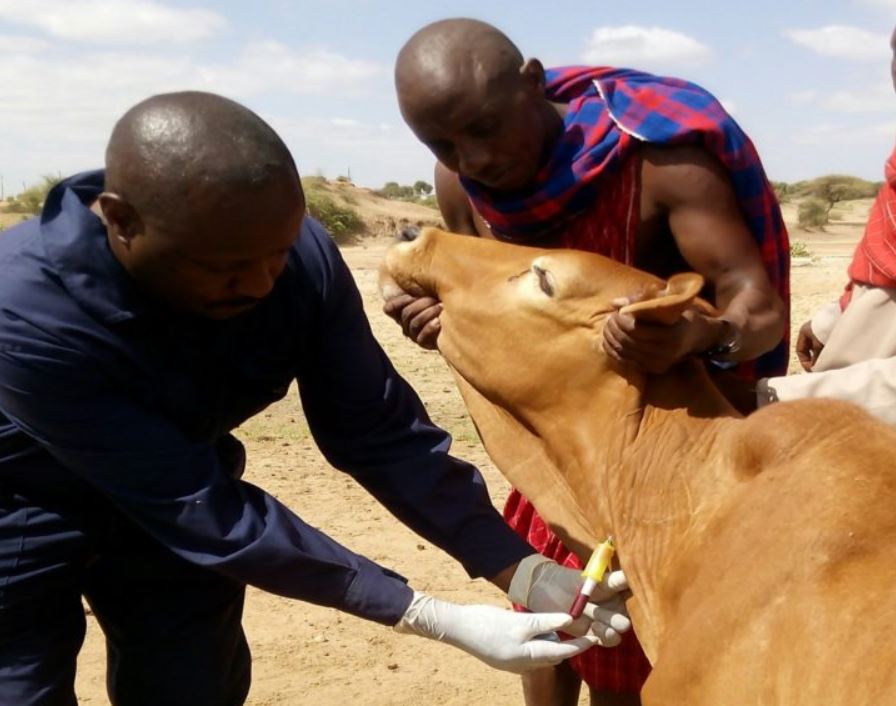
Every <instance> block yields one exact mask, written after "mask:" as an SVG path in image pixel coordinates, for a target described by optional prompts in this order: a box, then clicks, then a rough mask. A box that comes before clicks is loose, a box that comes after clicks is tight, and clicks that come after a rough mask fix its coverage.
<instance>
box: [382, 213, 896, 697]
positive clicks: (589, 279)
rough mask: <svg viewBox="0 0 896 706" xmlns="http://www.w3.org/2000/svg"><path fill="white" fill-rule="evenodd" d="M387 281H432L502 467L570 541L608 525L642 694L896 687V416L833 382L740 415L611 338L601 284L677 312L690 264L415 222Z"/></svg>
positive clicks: (650, 309)
mask: <svg viewBox="0 0 896 706" xmlns="http://www.w3.org/2000/svg"><path fill="white" fill-rule="evenodd" d="M396 285H397V286H398V287H400V288H401V289H403V290H405V291H407V292H410V293H412V294H427V295H433V296H437V297H438V298H439V299H440V300H441V301H442V303H443V305H444V311H443V313H442V315H441V321H442V332H441V335H440V337H439V349H440V350H441V352H442V354H443V355H444V357H445V359H446V361H447V362H448V364H449V365H450V366H451V368H452V370H453V371H454V373H455V376H456V378H457V382H458V384H459V386H460V388H461V391H462V393H463V396H464V400H465V402H466V404H467V406H468V408H469V410H470V413H471V415H472V417H473V420H474V422H475V423H476V426H477V428H478V429H479V432H480V435H481V436H482V439H483V442H484V444H485V447H486V449H487V450H488V452H489V454H490V455H491V456H492V458H493V459H494V461H495V463H496V464H497V466H498V468H499V469H500V470H501V472H502V473H503V474H504V475H505V476H506V477H507V479H508V480H509V481H510V482H511V483H512V484H513V485H514V486H515V487H517V488H519V489H520V490H521V491H522V492H523V494H524V495H526V497H528V498H531V499H532V500H533V501H534V503H535V506H536V507H537V509H538V511H539V513H541V514H542V516H543V517H544V518H545V519H546V520H547V521H548V522H549V523H550V524H551V526H552V528H553V529H554V530H555V531H556V532H557V534H558V535H560V537H561V538H562V539H563V540H564V542H566V543H567V545H568V546H570V547H571V548H573V549H575V550H576V552H577V553H578V554H579V556H580V557H582V558H586V557H587V555H588V554H589V553H590V548H591V547H593V546H595V545H596V543H597V542H598V541H599V540H600V539H602V538H603V537H604V536H606V535H607V534H613V535H614V536H615V537H616V539H617V542H618V555H619V559H620V562H621V565H622V568H623V569H624V570H625V572H626V574H627V575H628V578H629V581H630V583H631V585H632V589H633V598H632V599H631V601H630V603H629V608H630V612H631V614H632V618H633V622H634V626H635V629H636V631H637V633H638V637H639V639H640V640H641V642H642V644H643V645H644V649H645V650H646V652H647V654H648V656H649V657H650V659H651V662H652V663H653V665H654V671H653V673H652V674H651V676H650V679H649V680H648V682H647V685H646V686H645V688H644V691H643V693H642V699H643V702H644V703H645V704H646V705H648V706H651V705H653V706H655V705H658V704H663V705H667V704H682V705H687V706H710V705H712V706H719V705H727V706H747V705H748V704H749V705H750V706H756V705H766V704H769V705H771V704H781V705H785V704H786V705H787V706H798V705H800V706H801V705H805V706H819V705H821V704H825V705H826V706H846V705H847V704H849V705H850V706H852V705H853V704H863V705H866V704H868V705H870V704H875V705H877V704H896V592H894V589H893V586H894V585H896V432H894V431H893V430H891V429H890V428H889V427H887V426H885V425H883V424H881V423H879V422H877V421H875V420H874V419H873V418H871V417H870V416H869V415H867V414H865V413H864V412H862V411H861V410H859V409H858V408H857V407H854V406H851V405H848V404H844V403H839V402H834V401H824V400H814V401H809V400H807V401H802V402H792V403H781V404H777V405H773V406H771V407H768V408H765V409H763V410H762V411H760V412H757V413H755V414H753V415H751V416H749V417H748V418H742V417H741V416H740V415H739V414H738V413H737V412H736V411H735V410H734V409H733V408H732V407H731V406H730V405H729V404H728V402H727V401H726V399H725V398H724V397H723V396H722V395H721V394H720V393H719V391H718V390H717V389H716V388H715V386H714V385H713V383H712V382H711V380H710V379H709V377H708V375H707V374H706V372H705V370H704V369H703V366H702V365H701V364H700V363H699V362H697V361H688V362H686V363H683V364H681V365H680V366H678V367H677V368H674V369H673V370H672V371H670V372H669V373H667V374H664V375H661V376H653V377H645V376H644V375H642V374H640V373H637V372H635V371H632V370H629V369H624V368H621V367H618V366H617V364H615V363H614V362H612V361H611V360H610V359H609V358H607V356H606V355H605V354H604V353H603V352H602V349H601V345H600V341H601V331H602V327H603V325H604V322H605V321H606V319H607V317H608V315H609V314H610V313H611V312H612V311H613V310H614V300H617V299H618V298H621V297H629V298H631V297H635V298H638V299H640V301H639V302H638V303H636V304H633V305H630V306H629V307H628V309H629V310H630V311H632V312H633V313H634V314H635V315H636V316H643V317H652V318H655V319H663V320H665V321H674V320H675V318H676V317H677V316H679V315H680V313H681V312H682V311H683V310H684V309H685V308H686V307H688V306H691V305H693V301H694V298H695V296H696V294H697V292H698V291H699V290H700V287H701V285H702V281H701V279H700V278H699V276H697V275H680V276H677V277H675V278H673V279H672V280H670V282H669V283H668V285H667V284H666V283H664V282H662V281H661V280H658V279H656V278H655V277H652V276H650V275H647V274H644V273H642V272H639V271H637V270H634V269H632V268H629V267H626V266H624V265H620V264H618V263H615V262H613V261H611V260H608V259H606V258H603V257H601V256H599V255H593V254H588V253H584V252H575V251H563V250H542V249H536V248H524V247H519V246H512V245H507V244H503V243H499V242H497V241H491V240H481V239H475V238H467V237H462V236H456V235H453V234H450V233H444V232H442V231H437V230H434V229H427V230H426V231H424V233H423V234H422V235H421V237H420V238H419V239H418V240H416V241H415V242H412V243H402V244H399V245H396V246H394V247H393V248H392V249H391V250H390V252H389V254H388V256H387V258H386V261H385V262H384V265H383V269H382V275H381V289H382V290H383V294H384V296H386V297H387V298H388V297H390V296H392V295H393V294H394V293H395V291H396Z"/></svg>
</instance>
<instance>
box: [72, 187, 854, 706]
mask: <svg viewBox="0 0 896 706" xmlns="http://www.w3.org/2000/svg"><path fill="white" fill-rule="evenodd" d="M869 205H870V202H856V203H852V204H849V205H848V206H847V207H843V208H841V209H838V210H839V211H840V216H841V220H839V221H837V224H836V225H833V226H830V227H828V229H827V232H825V233H808V232H805V231H801V230H799V229H796V228H791V240H792V241H800V242H802V243H805V245H806V247H807V248H808V250H809V252H810V253H811V255H812V257H811V258H800V259H798V260H796V261H795V262H794V268H793V275H792V286H793V330H794V331H796V329H797V328H798V327H799V325H800V324H801V323H802V322H803V321H804V320H806V318H807V317H808V316H809V315H810V314H811V313H812V311H814V309H815V308H816V307H817V306H819V305H820V304H822V303H823V302H825V301H828V300H830V299H833V298H834V297H836V296H837V295H838V294H839V290H840V288H841V287H842V285H843V283H844V282H845V269H846V266H847V264H848V259H849V256H850V255H851V253H852V249H853V246H854V244H855V242H856V240H857V239H858V238H859V236H860V235H861V224H862V223H863V222H864V219H865V217H866V214H867V210H868V207H869ZM791 211H792V209H790V208H788V207H785V214H786V216H787V217H788V220H792V217H793V215H794V214H793V213H791ZM388 244H389V241H388V240H385V239H380V240H368V241H365V243H364V244H362V245H355V246H350V247H346V248H344V250H343V254H344V256H345V258H346V260H347V261H348V263H349V265H350V267H351V269H352V272H353V273H354V276H355V279H356V281H357V283H358V286H359V287H360V289H361V292H362V293H363V296H364V303H365V307H366V309H367V312H368V315H369V317H370V320H371V323H372V326H373V330H374V333H375V335H376V336H377V338H378V339H379V341H380V342H381V343H382V345H383V347H384V348H385V349H386V351H387V353H388V354H389V355H390V356H391V358H392V360H393V361H394V363H395V365H396V367H397V368H398V369H399V371H400V372H401V373H402V374H403V375H404V376H405V377H406V378H407V379H408V381H409V382H410V383H411V385H413V386H414V388H415V389H416V390H417V391H418V392H419V393H420V395H421V397H422V398H423V400H424V401H425V403H426V405H427V408H428V409H429V411H430V413H431V415H432V417H433V419H434V420H435V421H436V422H437V423H439V424H441V425H442V426H444V427H445V428H447V429H448V430H449V431H450V432H451V433H452V435H453V437H454V447H453V451H454V453H455V454H456V455H458V456H461V457H463V458H466V459H468V460H470V461H472V462H473V463H475V464H477V465H478V466H479V468H481V469H482V471H483V473H484V475H485V476H486V479H487V481H488V484H489V488H490V489H491V493H492V497H493V499H494V501H495V503H496V504H498V505H499V506H500V505H501V504H502V503H503V501H504V498H505V497H506V494H507V490H508V487H507V485H506V483H505V482H504V481H503V479H502V478H501V477H500V475H499V474H498V473H497V471H496V470H495V469H494V467H493V466H492V465H491V463H490V462H489V460H488V458H487V457H486V455H485V452H484V451H483V450H482V447H481V446H480V444H479V442H478V440H477V437H476V434H475V432H474V430H473V427H472V424H471V423H470V421H469V419H468V417H467V415H466V413H465V410H464V407H463V404H462V402H461V399H460V396H459V395H458V393H457V391H456V390H455V388H454V385H453V382H452V380H451V378H450V376H449V374H448V372H447V370H446V369H445V367H444V365H443V364H442V362H441V360H440V358H439V356H438V354H436V353H431V352H425V351H421V350H420V349H418V348H416V347H415V346H413V345H411V344H410V343H409V342H408V341H406V340H404V339H402V337H401V335H400V332H399V329H398V327H397V326H395V325H394V324H393V323H392V322H391V321H389V320H387V318H386V317H385V315H383V314H382V313H381V310H380V301H379V296H378V294H377V292H376V267H377V265H378V263H379V261H380V259H381V257H382V254H383V252H384V250H385V248H386V247H387V246H388ZM795 369H796V366H795V362H792V363H791V371H794V370H795ZM239 436H240V437H241V438H242V439H243V440H244V442H245V444H246V446H247V449H248V453H249V465H248V470H247V473H246V477H247V479H248V480H249V481H250V482H252V483H255V484H257V485H259V486H261V487H263V488H265V489H267V490H268V491H270V492H271V493H273V494H274V495H275V496H277V497H278V498H279V499H280V500H282V501H283V502H284V503H285V504H286V505H288V506H289V507H291V508H293V509H294V510H295V511H296V512H298V513H299V514H300V515H301V516H302V517H303V518H304V519H305V520H306V521H307V522H309V523H310V524H312V525H315V526H317V527H320V528H322V529H324V530H325V531H326V532H328V533H329V534H330V535H331V536H333V537H335V538H336V539H338V540H339V541H341V542H343V543H344V544H345V545H347V546H348V547H350V548H352V549H353V550H355V551H357V552H359V553H361V554H364V555H366V556H369V557H371V558H372V559H374V560H376V561H378V562H380V563H382V564H384V565H386V566H389V567H391V568H394V569H395V570H397V571H399V572H401V573H402V574H404V575H405V576H407V577H408V579H409V580H410V583H411V584H412V585H413V586H414V587H416V588H418V589H421V590H425V591H428V592H431V593H433V594H435V595H437V596H441V597H443V598H446V599H449V600H452V601H457V602H462V603H472V602H483V603H491V604H495V605H504V601H503V597H502V595H501V593H500V592H499V591H498V590H497V589H494V588H493V587H492V586H491V585H490V584H488V583H486V582H485V581H482V580H478V581H471V580H470V579H468V578H467V576H466V575H465V574H464V573H463V571H462V570H461V569H460V568H459V567H458V566H457V565H456V564H455V563H454V562H453V561H452V560H451V559H450V558H449V557H448V556H447V555H445V554H443V553H442V552H441V551H439V550H438V549H435V548H434V547H433V546H432V545H430V544H429V543H428V542H425V541H423V540H421V539H420V538H419V537H417V536H415V535H414V534H412V533H411V532H410V531H409V530H407V529H406V528H405V527H404V526H403V525H401V524H400V523H399V522H398V521H396V520H395V519H393V518H392V517H391V516H390V515H389V514H388V513H387V512H386V511H385V510H384V509H383V508H382V507H380V506H379V505H378V504H377V503H376V502H375V501H374V500H373V499H372V498H370V497H369V496H368V495H367V494H366V493H365V492H364V491H363V490H362V489H361V488H360V487H359V486H358V485H357V484H356V483H355V482H354V481H352V480H351V478H349V477H347V476H345V475H343V474H340V473H338V472H336V471H334V470H333V469H332V468H330V467H329V466H328V465H327V463H326V462H325V461H324V459H323V458H322V457H321V455H320V453H319V452H318V451H317V449H316V448H315V446H314V442H313V441H312V439H311V437H310V435H309V432H308V427H307V425H306V424H305V422H304V419H303V417H302V412H301V409H300V408H299V404H298V399H297V396H296V395H295V394H294V393H292V394H290V395H289V396H288V397H287V399H285V400H283V401H282V402H280V403H279V404H277V405H275V406H272V407H271V408H269V409H267V410H266V411H265V412H263V413H262V414H260V415H259V416H258V417H256V418H255V419H252V420H250V421H249V422H248V423H247V424H246V425H245V426H243V427H242V428H241V429H240V430H239ZM245 626H246V632H247V633H248V637H249V642H250V644H251V646H252V651H253V655H254V679H253V686H252V691H251V693H250V696H249V701H248V703H249V704H251V705H252V706H275V705H276V706H286V705H289V706H292V705H295V704H325V705H329V704H350V703H354V704H359V705H361V704H363V705H364V706H387V705H388V706H401V705H408V706H412V705H413V706H417V705H418V704H420V703H421V702H425V703H427V704H432V705H435V706H461V705H464V706H466V705H469V704H499V705H503V704H521V697H520V688H519V680H518V678H517V677H515V676H513V675H510V674H505V673H502V672H497V671H494V670H491V669H488V668H487V667H485V666H484V665H482V664H480V663H479V662H478V661H476V660H475V659H473V658H472V657H469V656H467V655H465V654H464V653H462V652H460V651H458V650H455V649H452V648H449V647H445V646H442V645H438V644H436V643H433V642H430V641H427V640H423V639H420V638H415V637H409V636H402V635H397V634H395V633H393V632H392V631H391V630H390V629H388V628H384V627H382V626H379V625H375V624H372V623H367V622H365V621H363V620H359V619H357V618H354V617H351V616H347V615H343V614H340V613H338V612H337V611H335V610H331V609H326V608H319V607H316V606H313V605H307V604H303V603H298V602H295V601H289V600H285V599H281V598H278V597H275V596H271V595H268V594H264V593H262V592H260V591H256V590H254V589H251V588H250V589H249V593H248V598H247V604H246V612H245ZM104 659H105V656H104V648H103V642H102V635H101V633H100V631H99V630H98V628H97V626H96V623H95V622H94V621H93V619H92V618H89V619H88V635H87V640H86V642H85V645H84V648H83V650H82V653H81V658H80V662H79V670H78V686H77V689H78V694H79V697H80V701H81V703H82V704H90V705H91V706H99V705H101V704H107V703H108V700H107V697H106V695H105V687H104ZM581 703H583V704H584V703H586V700H585V698H584V695H583V699H582V701H581ZM160 706H164V705H161V704H160Z"/></svg>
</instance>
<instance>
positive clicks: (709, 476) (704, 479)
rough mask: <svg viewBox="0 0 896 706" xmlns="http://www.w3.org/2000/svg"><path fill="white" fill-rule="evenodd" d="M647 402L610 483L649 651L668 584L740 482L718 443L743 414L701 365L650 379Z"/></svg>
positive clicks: (670, 594)
mask: <svg viewBox="0 0 896 706" xmlns="http://www.w3.org/2000/svg"><path fill="white" fill-rule="evenodd" d="M641 402H642V405H643V414H642V415H641V418H640V425H639V428H638V430H637V433H636V435H635V438H634V440H633V441H632V442H631V443H630V444H629V445H628V446H627V448H626V449H625V451H624V453H623V457H622V459H621V460H620V465H619V466H618V468H617V469H615V471H612V470H611V472H609V473H608V474H607V488H608V495H609V497H611V498H612V499H613V502H612V510H613V513H612V517H611V522H612V525H613V529H614V531H615V532H616V535H617V538H618V542H619V551H620V557H621V559H622V563H623V567H624V568H625V570H626V574H627V576H628V578H629V581H630V583H631V585H632V588H633V591H634V594H635V596H636V598H637V605H636V607H635V612H636V614H637V617H636V624H638V630H639V636H640V637H641V639H642V641H644V642H645V643H647V644H645V649H647V650H648V655H650V654H651V652H653V653H654V654H655V650H656V644H657V643H658V641H659V640H661V639H662V635H663V632H664V626H665V625H666V624H668V622H669V620H670V619H671V617H672V614H673V613H674V610H675V604H676V600H675V591H674V590H671V591H670V590H669V589H670V587H672V586H676V585H681V581H682V577H681V576H679V575H678V573H680V572H681V570H682V567H684V566H685V565H686V562H685V561H682V560H681V559H682V558H683V557H684V556H690V555H693V554H694V553H697V552H699V551H700V543H701V541H702V540H703V539H704V538H705V535H706V533H705V532H702V531H701V530H702V528H704V527H705V526H706V524H707V523H708V522H709V521H710V520H711V518H712V517H713V515H714V513H715V512H716V511H717V510H718V509H719V508H720V507H721V506H722V505H723V503H724V498H725V497H726V495H727V494H728V493H729V492H730V491H731V490H732V489H733V488H734V486H735V485H736V483H737V480H736V478H735V476H734V473H733V472H732V469H731V467H730V464H729V463H727V461H726V459H727V455H726V453H724V451H723V450H722V449H724V444H722V443H720V442H722V441H723V439H724V437H725V436H726V435H728V434H729V433H730V432H731V430H732V426H733V425H736V421H735V420H737V419H738V418H739V417H740V415H739V414H738V413H737V411H736V410H735V409H734V408H733V407H732V406H731V405H730V403H729V402H728V401H727V400H726V399H725V397H724V396H723V395H722V394H721V393H720V392H719V391H718V389H717V388H716V386H715V385H714V384H713V383H712V381H711V380H710V378H709V376H708V375H707V374H706V372H705V370H703V368H702V366H699V365H698V364H696V363H694V364H693V365H692V364H686V365H684V366H680V367H679V368H676V369H675V370H673V371H672V372H670V373H668V374H666V375H663V376H653V377H650V378H648V379H646V380H645V382H644V388H643V392H642V396H641ZM661 588H662V590H660V589H661ZM633 617H634V616H633ZM638 618H640V620H638Z"/></svg>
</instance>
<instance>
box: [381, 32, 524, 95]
mask: <svg viewBox="0 0 896 706" xmlns="http://www.w3.org/2000/svg"><path fill="white" fill-rule="evenodd" d="M522 66H523V55H522V54H521V53H520V50H519V49H517V47H516V45H515V44H514V43H513V42H511V41H510V39H509V38H508V37H507V35H505V34H504V33H503V32H501V31H500V30H499V29H497V28H496V27H492V25H490V24H487V23H485V22H480V21H479V20H471V19H465V18H457V19H448V20H440V21H438V22H433V23H432V24H429V25H426V26H425V27H423V28H422V29H420V30H419V31H417V32H416V33H415V34H414V35H413V36H412V37H411V38H410V39H409V40H408V41H407V43H406V44H405V45H404V46H403V47H402V48H401V51H400V52H399V53H398V60H397V61H396V64H395V85H396V88H397V90H398V95H399V100H401V96H402V95H403V94H407V93H408V91H409V90H410V89H413V88H414V87H415V86H418V85H419V83H421V82H424V83H427V84H429V85H430V86H431V88H432V90H433V91H435V92H438V93H440V94H445V95H446V96H449V95H451V94H455V93H457V92H460V91H463V89H464V87H465V86H466V85H469V84H470V83H471V82H473V81H484V82H486V83H489V82H494V81H500V80H502V79H508V78H510V79H512V78H514V77H518V76H519V72H520V69H521V68H522Z"/></svg>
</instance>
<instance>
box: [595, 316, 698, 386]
mask: <svg viewBox="0 0 896 706" xmlns="http://www.w3.org/2000/svg"><path fill="white" fill-rule="evenodd" d="M702 329H703V327H702V319H701V318H700V314H698V313H696V312H692V311H687V312H685V313H684V314H683V315H682V317H681V318H680V319H679V320H678V321H677V322H676V323H674V324H671V325H665V324H657V323H651V322H647V321H642V320H638V319H636V318H635V317H634V316H632V315H631V314H622V313H620V312H618V311H617V312H616V313H615V314H613V315H612V316H610V318H609V319H608V320H607V324H606V326H605V327H604V341H603V349H604V352H605V353H606V354H607V355H608V356H610V357H611V358H612V359H613V360H616V361H618V362H620V363H627V364H629V365H633V366H635V367H636V368H639V369H640V370H643V371H644V372H646V373H653V374H659V373H664V372H666V371H667V370H668V369H669V368H671V367H672V366H673V365H675V364H676V363H677V362H679V361H680V360H682V359H683V358H686V357H687V356H689V355H691V354H692V353H693V352H694V351H695V344H696V342H697V341H698V340H700V337H701V335H702Z"/></svg>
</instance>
